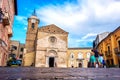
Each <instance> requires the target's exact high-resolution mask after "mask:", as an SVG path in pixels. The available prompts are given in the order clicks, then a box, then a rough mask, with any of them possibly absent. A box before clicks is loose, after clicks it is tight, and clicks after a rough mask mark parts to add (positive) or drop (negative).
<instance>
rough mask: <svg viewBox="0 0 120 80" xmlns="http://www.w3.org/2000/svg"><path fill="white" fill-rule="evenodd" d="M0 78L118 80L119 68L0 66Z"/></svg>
mask: <svg viewBox="0 0 120 80" xmlns="http://www.w3.org/2000/svg"><path fill="white" fill-rule="evenodd" d="M0 80H120V68H35V67H12V68H10V67H0Z"/></svg>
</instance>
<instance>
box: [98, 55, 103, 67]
mask: <svg viewBox="0 0 120 80" xmlns="http://www.w3.org/2000/svg"><path fill="white" fill-rule="evenodd" d="M103 60H104V59H103V54H100V56H99V57H98V63H99V67H100V68H103Z"/></svg>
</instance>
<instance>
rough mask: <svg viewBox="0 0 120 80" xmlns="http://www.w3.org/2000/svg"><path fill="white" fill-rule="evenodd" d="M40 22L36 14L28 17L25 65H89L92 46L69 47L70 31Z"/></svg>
mask: <svg viewBox="0 0 120 80" xmlns="http://www.w3.org/2000/svg"><path fill="white" fill-rule="evenodd" d="M39 22H40V20H39V19H38V18H37V16H36V15H35V14H33V15H32V16H31V17H30V18H28V28H27V33H26V44H25V49H24V55H23V66H35V67H87V63H88V61H89V57H90V50H91V48H68V32H66V31H64V30H63V29H61V28H59V27H58V26H56V25H54V24H51V25H47V26H42V27H38V24H39Z"/></svg>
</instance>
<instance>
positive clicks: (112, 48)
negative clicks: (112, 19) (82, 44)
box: [97, 27, 120, 67]
mask: <svg viewBox="0 0 120 80" xmlns="http://www.w3.org/2000/svg"><path fill="white" fill-rule="evenodd" d="M97 49H98V51H99V52H100V53H103V54H104V59H105V61H106V65H107V66H109V67H111V66H120V27H118V28H117V29H116V30H114V31H113V32H111V33H110V34H109V35H108V36H107V37H106V38H104V39H103V40H102V41H101V42H100V43H99V44H98V46H97Z"/></svg>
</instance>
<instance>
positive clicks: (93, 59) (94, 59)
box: [89, 49, 105, 68]
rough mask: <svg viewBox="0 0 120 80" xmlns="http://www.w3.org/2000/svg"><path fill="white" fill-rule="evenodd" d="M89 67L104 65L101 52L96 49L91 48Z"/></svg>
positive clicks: (101, 66)
mask: <svg viewBox="0 0 120 80" xmlns="http://www.w3.org/2000/svg"><path fill="white" fill-rule="evenodd" d="M89 67H92V68H98V67H99V68H103V67H105V60H104V58H103V54H100V53H99V52H98V51H97V50H96V49H92V50H91V56H90V60H89Z"/></svg>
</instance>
